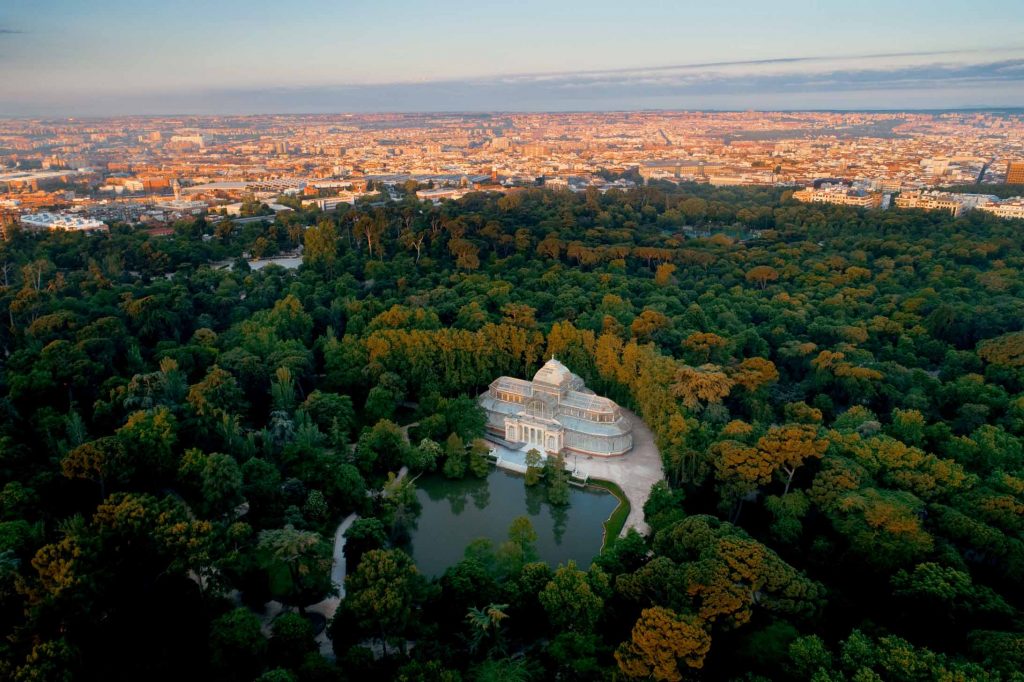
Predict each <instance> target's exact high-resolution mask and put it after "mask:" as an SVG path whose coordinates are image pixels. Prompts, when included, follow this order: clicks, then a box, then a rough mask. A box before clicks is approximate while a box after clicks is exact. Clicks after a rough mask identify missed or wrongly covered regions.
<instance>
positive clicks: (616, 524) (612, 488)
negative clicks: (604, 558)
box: [587, 478, 629, 552]
mask: <svg viewBox="0 0 1024 682" xmlns="http://www.w3.org/2000/svg"><path fill="white" fill-rule="evenodd" d="M587 485H588V486H592V487H594V488H601V489H602V490H607V491H608V492H610V493H611V494H612V495H614V496H615V499H617V500H618V501H619V506H617V507H616V508H615V509H614V510H613V511H612V513H611V515H610V516H609V517H608V520H606V521H605V522H604V540H603V541H602V543H601V551H602V552H603V551H604V550H605V549H607V547H608V545H609V543H610V542H611V541H612V540H614V539H615V538H617V537H619V533H621V532H622V527H623V526H625V525H626V518H628V517H629V500H627V499H626V493H624V492H622V488H620V487H619V486H618V485H617V484H615V483H612V482H611V481H600V480H598V479H595V478H591V479H590V480H588V481H587Z"/></svg>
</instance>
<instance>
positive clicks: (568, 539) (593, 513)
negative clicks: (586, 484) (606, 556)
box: [409, 469, 616, 576]
mask: <svg viewBox="0 0 1024 682" xmlns="http://www.w3.org/2000/svg"><path fill="white" fill-rule="evenodd" d="M416 485H417V490H416V495H417V498H418V499H419V501H420V503H421V504H422V506H423V510H422V511H421V512H420V516H419V518H418V519H417V524H416V527H415V528H414V529H413V530H412V537H411V539H410V545H409V546H410V548H411V552H412V555H413V558H414V559H415V560H416V563H417V565H418V566H419V568H420V570H421V571H422V572H423V573H425V574H427V575H431V576H436V575H440V574H441V573H443V572H444V569H445V568H447V567H448V566H451V565H452V564H454V563H456V562H458V561H459V560H460V559H461V558H462V555H463V551H464V550H465V548H466V546H467V545H469V544H470V543H471V542H472V541H473V540H475V539H477V538H486V539H488V540H490V541H491V542H492V543H493V545H494V546H495V547H498V546H500V545H501V543H502V542H504V541H505V540H506V539H507V535H508V527H509V524H511V523H512V520H513V519H515V518H516V517H518V516H529V517H530V521H531V523H533V527H534V529H535V530H536V531H537V551H538V553H539V554H540V557H541V559H543V560H544V561H546V562H548V563H549V564H551V565H552V566H555V565H557V564H558V563H564V562H566V561H568V560H569V559H573V560H575V561H576V562H577V564H579V565H580V566H582V567H586V566H589V565H590V562H591V561H592V560H593V558H594V556H595V555H596V554H597V553H598V552H599V551H600V549H601V536H602V530H603V523H604V521H605V519H607V518H608V516H609V515H610V514H611V512H612V510H613V509H614V508H615V506H616V500H615V498H614V497H613V496H612V495H610V494H608V493H607V492H605V491H597V490H579V489H576V488H574V489H572V491H571V496H570V500H569V506H568V507H553V506H552V505H550V504H548V502H547V498H546V493H545V490H544V487H543V486H542V485H539V486H534V487H527V486H526V485H525V484H524V482H523V478H522V477H521V476H518V475H515V474H512V473H509V472H507V471H504V470H501V469H494V470H492V471H491V473H490V474H489V475H488V476H487V478H485V479H476V478H466V479H463V480H460V481H450V480H447V479H445V478H444V477H443V476H439V475H437V476H423V477H420V478H419V479H418V480H417V481H416Z"/></svg>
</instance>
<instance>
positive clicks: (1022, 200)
mask: <svg viewBox="0 0 1024 682" xmlns="http://www.w3.org/2000/svg"><path fill="white" fill-rule="evenodd" d="M978 210H979V211H984V212H985V213H991V214H992V215H994V216H997V217H999V218H1022V219H1024V197H1010V198H1009V199H1004V200H1002V201H999V202H992V203H989V204H985V205H984V206H979V207H978Z"/></svg>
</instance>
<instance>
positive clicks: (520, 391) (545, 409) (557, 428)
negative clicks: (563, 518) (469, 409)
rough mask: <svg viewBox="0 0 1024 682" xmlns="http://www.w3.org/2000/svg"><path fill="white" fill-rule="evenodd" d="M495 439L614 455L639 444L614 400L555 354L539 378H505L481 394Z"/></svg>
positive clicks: (547, 449) (544, 448)
mask: <svg viewBox="0 0 1024 682" xmlns="http://www.w3.org/2000/svg"><path fill="white" fill-rule="evenodd" d="M479 403H480V406H481V407H482V408H483V409H484V412H485V413H486V414H487V427H486V428H487V432H488V433H489V434H490V435H491V436H492V437H497V438H499V439H502V440H505V441H508V442H510V443H518V444H522V445H530V446H535V447H536V448H537V449H538V450H540V451H541V452H547V453H551V454H558V453H561V452H563V451H570V452H576V453H579V454H581V455H596V456H599V457H610V456H613V455H622V454H625V453H627V452H629V451H630V450H631V449H632V448H633V424H632V422H630V420H629V419H628V418H627V417H626V416H625V415H624V414H623V413H622V409H621V408H620V407H619V406H618V405H617V404H616V403H615V402H614V401H612V400H609V399H608V398H602V397H601V396H598V395H595V394H594V392H593V391H591V390H589V389H588V388H587V387H586V386H584V384H583V379H581V378H580V377H578V376H576V375H575V374H573V373H572V372H570V371H569V370H568V368H566V366H565V365H563V364H562V363H560V362H559V361H558V360H556V359H554V358H551V359H550V360H548V361H547V362H546V363H545V364H544V366H543V367H541V368H540V370H539V371H538V372H537V373H536V374H535V375H534V377H533V381H526V380H525V379H515V378H512V377H499V378H497V379H495V380H494V381H493V382H492V383H491V385H490V387H489V388H488V389H487V392H486V393H484V394H483V395H481V396H480V398H479Z"/></svg>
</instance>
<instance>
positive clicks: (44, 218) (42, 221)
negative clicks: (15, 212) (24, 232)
mask: <svg viewBox="0 0 1024 682" xmlns="http://www.w3.org/2000/svg"><path fill="white" fill-rule="evenodd" d="M21 224H22V226H23V227H25V228H26V229H29V230H36V231H42V230H71V231H75V232H94V231H105V230H107V229H108V228H107V224H106V223H104V222H103V221H102V220H96V219H95V218H83V217H82V216H77V215H71V214H69V213H32V214H29V215H23V216H21Z"/></svg>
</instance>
